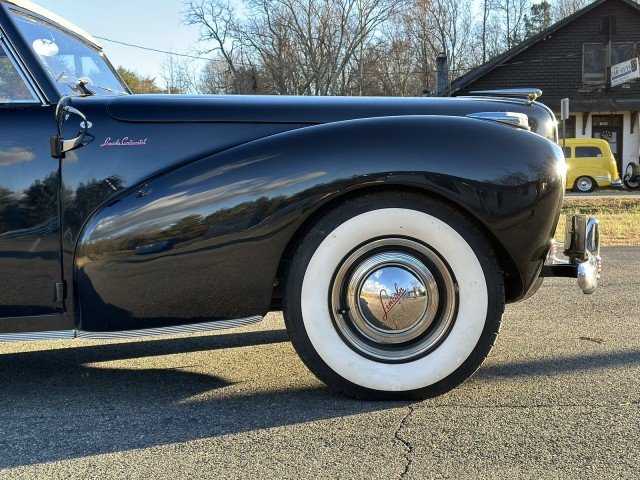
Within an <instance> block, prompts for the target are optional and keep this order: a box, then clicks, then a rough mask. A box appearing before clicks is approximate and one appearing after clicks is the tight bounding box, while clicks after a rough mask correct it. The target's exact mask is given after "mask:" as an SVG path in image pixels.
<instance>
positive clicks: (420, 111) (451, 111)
mask: <svg viewBox="0 0 640 480" xmlns="http://www.w3.org/2000/svg"><path fill="white" fill-rule="evenodd" d="M107 110H108V112H109V114H110V115H111V117H112V118H114V119H115V120H119V121H123V122H144V123H171V122H225V123H227V122H234V123H235V122H237V123H245V122H246V123H295V124H319V123H327V122H336V121H340V120H349V119H354V118H370V117H382V116H398V115H452V116H464V115H467V114H469V113H477V112H483V111H506V110H508V111H516V112H523V113H526V114H527V115H529V116H530V117H531V116H533V117H534V122H532V123H534V124H536V125H537V124H538V123H540V121H544V120H546V121H548V120H549V119H550V118H551V117H550V114H549V113H548V112H547V111H546V110H545V109H542V108H533V107H532V104H531V103H528V102H525V101H521V100H511V99H508V100H506V99H493V98H487V99H481V100H478V99H474V100H473V101H471V100H470V99H469V98H467V97H464V98H463V97H459V98H425V97H415V98H395V97H286V96H242V95H227V96H210V95H198V96H188V95H130V96H124V97H117V98H115V99H113V100H111V101H110V102H109V104H108V107H107ZM536 117H538V118H536ZM534 130H535V128H534ZM539 133H541V132H539Z"/></svg>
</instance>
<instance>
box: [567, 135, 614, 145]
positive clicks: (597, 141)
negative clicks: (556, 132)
mask: <svg viewBox="0 0 640 480" xmlns="http://www.w3.org/2000/svg"><path fill="white" fill-rule="evenodd" d="M566 142H567V143H568V144H571V145H603V144H605V145H609V142H607V141H606V140H603V139H602V138H591V137H583V138H567V139H566Z"/></svg>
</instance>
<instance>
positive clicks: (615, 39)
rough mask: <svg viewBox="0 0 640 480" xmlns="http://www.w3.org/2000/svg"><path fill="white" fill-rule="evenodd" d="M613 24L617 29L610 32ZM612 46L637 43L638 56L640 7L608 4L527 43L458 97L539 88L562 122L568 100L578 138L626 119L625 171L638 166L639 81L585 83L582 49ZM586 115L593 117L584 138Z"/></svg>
mask: <svg viewBox="0 0 640 480" xmlns="http://www.w3.org/2000/svg"><path fill="white" fill-rule="evenodd" d="M612 24H614V25H615V27H614V28H608V27H609V26H610V25H612ZM608 41H611V42H612V43H613V44H616V43H624V42H635V43H636V46H635V55H636V56H638V52H639V51H640V6H639V5H637V4H633V5H629V4H627V3H625V2H624V1H621V0H607V1H605V2H603V3H601V4H600V5H597V6H595V7H593V8H592V9H591V10H590V11H586V12H585V13H583V14H581V15H579V16H577V17H576V18H575V19H574V20H573V21H570V22H569V23H567V24H566V25H564V26H562V27H560V28H558V29H557V30H556V31H554V32H552V33H550V34H548V35H546V36H544V37H543V38H542V37H541V38H539V39H538V40H537V41H533V42H529V43H530V44H528V42H524V43H523V45H522V46H521V47H520V48H521V50H522V51H521V52H520V53H518V54H517V55H515V56H513V57H512V58H511V59H509V60H507V61H505V62H504V63H503V64H502V65H500V66H497V67H495V68H493V69H490V70H488V71H487V72H486V73H485V74H483V75H482V76H480V77H479V78H478V79H477V80H475V81H473V82H472V83H469V84H467V85H466V86H465V87H464V88H462V89H461V90H459V91H458V92H457V93H456V94H468V93H470V92H472V91H474V90H491V89H499V88H531V87H534V88H540V89H541V90H542V91H543V92H544V93H543V96H542V97H541V99H540V101H542V102H543V103H545V104H546V105H548V106H549V107H550V108H551V109H552V110H553V111H555V112H556V114H557V115H558V116H559V113H560V101H561V99H563V98H567V97H568V98H569V105H570V111H571V115H575V116H576V136H586V137H591V136H592V135H593V129H592V124H591V123H592V119H593V115H612V114H614V115H615V114H622V115H623V116H624V121H623V129H622V139H623V141H622V143H623V152H622V167H623V168H625V167H626V165H627V163H629V162H635V163H638V157H639V149H640V125H639V124H638V120H636V121H635V125H634V129H633V130H634V133H633V134H632V133H630V130H631V127H630V122H631V118H632V114H631V112H633V111H635V112H638V111H640V80H634V81H632V82H630V83H626V84H624V85H619V86H615V87H611V86H610V81H609V72H607V75H606V76H605V81H604V82H602V83H600V84H590V83H584V82H583V44H584V43H600V42H601V43H603V44H606V43H607V42H608ZM624 60H626V58H625V59H624ZM463 79H464V77H463ZM458 81H459V80H456V82H458ZM456 82H454V83H456ZM582 112H589V117H588V121H587V125H586V129H585V132H584V134H583V132H582V123H583V113H582ZM620 173H621V174H623V172H620Z"/></svg>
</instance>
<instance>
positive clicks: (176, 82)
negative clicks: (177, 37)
mask: <svg viewBox="0 0 640 480" xmlns="http://www.w3.org/2000/svg"><path fill="white" fill-rule="evenodd" d="M160 77H161V78H162V80H164V83H165V85H166V87H165V88H166V91H167V93H199V87H198V72H197V71H196V68H195V66H194V65H193V62H191V61H190V60H188V59H186V58H178V57H177V56H175V55H167V58H166V59H165V61H164V63H163V64H162V66H161V71H160Z"/></svg>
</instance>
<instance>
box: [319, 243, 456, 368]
mask: <svg viewBox="0 0 640 480" xmlns="http://www.w3.org/2000/svg"><path fill="white" fill-rule="evenodd" d="M330 301H331V309H332V313H333V319H334V323H335V325H336V326H337V329H338V331H339V332H340V334H341V335H342V337H343V339H344V340H345V341H346V343H347V344H348V345H349V346H350V347H351V348H352V349H354V350H355V351H357V352H359V353H361V354H363V355H365V356H367V357H370V358H373V359H375V360H378V361H383V362H405V361H410V360H414V359H416V358H419V357H421V356H423V355H425V354H427V353H428V352H430V351H431V350H433V349H434V348H435V347H436V346H437V345H438V344H439V343H440V342H441V341H442V340H443V339H444V338H445V337H446V335H447V333H448V332H449V331H450V329H451V327H452V325H453V323H454V321H455V313H456V307H457V303H458V301H457V293H456V284H455V279H454V277H453V275H452V273H451V271H450V270H449V268H448V267H447V265H446V264H445V262H444V261H443V260H442V259H441V258H440V257H439V256H438V255H437V253H436V252H434V251H433V250H431V249H430V248H428V247H427V246H425V245H423V244H421V243H419V242H416V241H414V240H409V239H405V238H386V239H380V240H376V241H373V242H370V243H367V244H366V245H363V246H361V247H359V248H358V249H356V250H355V251H354V252H353V253H351V254H350V255H349V256H348V257H347V258H346V259H345V260H344V261H343V262H342V263H341V264H340V267H339V268H338V271H337V272H336V275H335V277H334V281H333V284H332V289H331V299H330Z"/></svg>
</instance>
